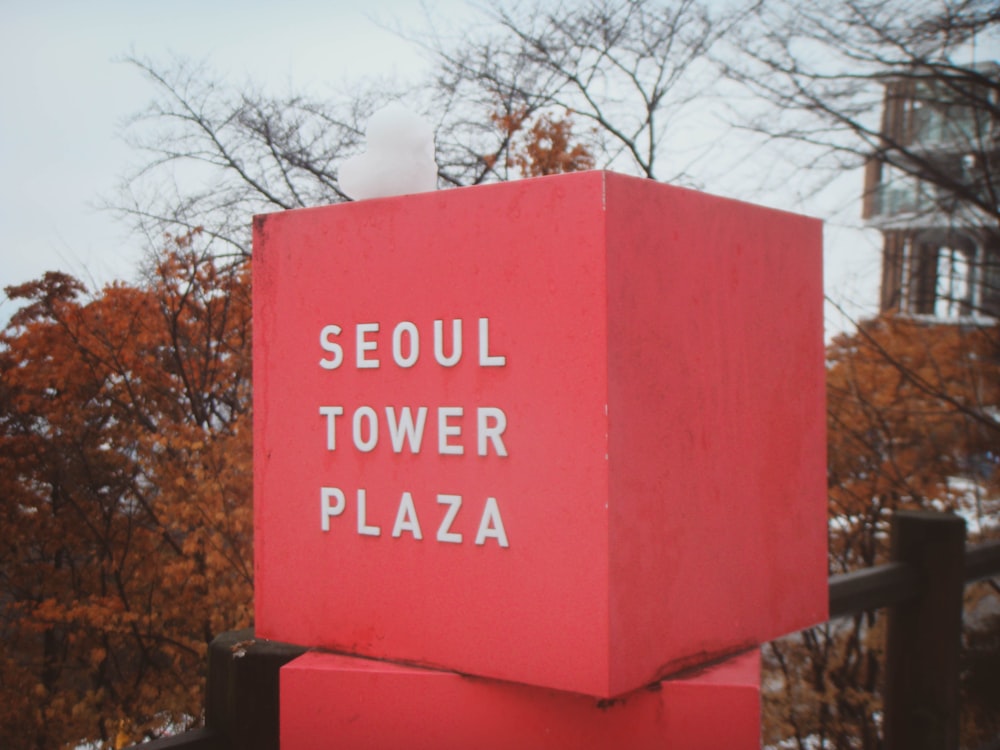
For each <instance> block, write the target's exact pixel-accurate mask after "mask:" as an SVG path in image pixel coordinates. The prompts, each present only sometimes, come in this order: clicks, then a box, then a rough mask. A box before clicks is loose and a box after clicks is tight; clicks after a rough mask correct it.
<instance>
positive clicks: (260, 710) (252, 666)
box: [205, 629, 306, 750]
mask: <svg viewBox="0 0 1000 750" xmlns="http://www.w3.org/2000/svg"><path fill="white" fill-rule="evenodd" d="M305 651H306V649H305V648H302V647H301V646H292V645H289V644H286V643H277V642H275V641H267V640H259V639H256V638H255V637H254V632H253V630H252V629H247V630H234V631H231V632H228V633H222V634H221V635H219V636H218V637H216V638H215V640H213V641H212V643H211V644H210V645H209V647H208V694H207V696H206V700H205V725H206V727H207V729H208V730H210V731H211V732H214V733H216V734H218V735H221V736H222V738H223V739H224V746H225V747H228V748H231V750H278V735H279V728H280V727H279V721H278V672H279V670H280V669H281V667H282V666H284V665H285V664H286V663H288V662H290V661H291V660H292V659H294V658H296V657H297V656H300V655H302V654H303V653H305Z"/></svg>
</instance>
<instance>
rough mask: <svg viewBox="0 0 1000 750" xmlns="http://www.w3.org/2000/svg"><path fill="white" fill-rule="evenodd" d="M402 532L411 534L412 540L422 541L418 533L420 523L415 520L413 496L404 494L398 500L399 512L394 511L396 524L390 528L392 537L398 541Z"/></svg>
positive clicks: (415, 512) (421, 535)
mask: <svg viewBox="0 0 1000 750" xmlns="http://www.w3.org/2000/svg"><path fill="white" fill-rule="evenodd" d="M404 531H409V532H410V533H411V534H413V538H414V539H423V538H424V535H423V534H422V533H421V532H420V521H418V520H417V509H416V508H414V507H413V496H412V495H411V494H410V493H409V492H404V493H403V496H402V497H401V498H399V510H398V511H396V523H395V524H393V526H392V535H393V537H395V538H396V539H398V538H399V537H400V536H401V535H402V533H403V532H404Z"/></svg>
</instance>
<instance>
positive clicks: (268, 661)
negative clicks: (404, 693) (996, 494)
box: [136, 511, 1000, 750]
mask: <svg viewBox="0 0 1000 750" xmlns="http://www.w3.org/2000/svg"><path fill="white" fill-rule="evenodd" d="M890 557H891V561H890V562H888V563H885V564H884V565H877V566H875V567H872V568H867V569H864V570H858V571H854V572H851V573H845V574H843V575H836V576H833V577H831V578H830V619H831V620H832V619H836V618H838V617H848V616H851V615H855V614H857V613H859V612H865V611H868V610H872V609H881V608H883V607H888V608H889V612H888V616H889V621H888V628H887V636H886V639H887V642H886V674H887V680H886V686H885V706H884V731H885V747H886V750H958V747H959V745H958V729H959V657H960V652H961V640H962V596H963V591H964V588H965V585H966V584H968V583H971V582H973V581H977V580H980V579H983V578H989V577H992V576H997V575H1000V541H995V542H987V543H983V544H977V545H972V546H966V545H965V523H964V522H963V521H962V519H961V518H959V517H958V516H954V515H950V514H946V513H931V512H923V511H914V512H909V511H906V512H899V513H896V514H895V515H894V516H893V519H892V542H891V554H890ZM305 650H306V649H304V648H301V647H299V646H290V645H287V644H282V643H275V642H272V641H259V640H255V639H254V636H253V631H252V630H242V631H234V632H230V633H223V634H222V635H220V636H219V637H218V638H216V639H215V640H214V641H213V642H212V644H211V646H210V648H209V659H208V662H209V670H208V671H209V674H208V694H207V698H206V705H205V724H206V727H205V728H204V729H198V730H195V731H192V732H186V733H184V734H181V735H178V736H176V737H170V738H165V739H161V740H156V741H154V742H150V743H147V744H144V745H142V746H141V748H142V750H168V749H169V750H277V748H278V735H279V724H278V672H279V670H280V669H281V666H282V665H284V664H285V663H287V662H289V661H291V660H292V659H294V658H295V657H297V656H299V655H300V654H302V653H303V652H304V651H305ZM136 750H139V749H138V747H137V748H136ZM982 750H1000V741H998V742H996V743H992V744H990V745H989V746H987V747H985V748H982Z"/></svg>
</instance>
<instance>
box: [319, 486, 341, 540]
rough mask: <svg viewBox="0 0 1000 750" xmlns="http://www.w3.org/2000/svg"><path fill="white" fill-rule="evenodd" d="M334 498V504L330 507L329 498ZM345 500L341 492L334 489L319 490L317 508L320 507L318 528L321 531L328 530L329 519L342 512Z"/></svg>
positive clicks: (321, 488) (323, 488)
mask: <svg viewBox="0 0 1000 750" xmlns="http://www.w3.org/2000/svg"><path fill="white" fill-rule="evenodd" d="M331 497H332V498H335V499H336V501H337V502H336V503H335V504H334V505H330V498H331ZM346 502H347V499H346V498H345V497H344V493H343V492H341V491H340V490H339V489H337V488H336V487H320V489H319V507H320V528H322V529H323V531H329V530H330V519H331V518H332V517H333V516H339V515H340V514H341V513H343V512H344V505H345V504H346Z"/></svg>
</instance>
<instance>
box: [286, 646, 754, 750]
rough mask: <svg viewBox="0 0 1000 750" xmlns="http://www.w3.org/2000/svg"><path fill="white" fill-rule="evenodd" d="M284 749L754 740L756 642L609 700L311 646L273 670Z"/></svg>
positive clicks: (579, 749)
mask: <svg viewBox="0 0 1000 750" xmlns="http://www.w3.org/2000/svg"><path fill="white" fill-rule="evenodd" d="M280 679H281V688H280V691H279V693H280V702H281V707H280V712H281V714H280V715H281V730H280V731H281V747H282V748H287V749H288V750H313V748H315V750H326V748H329V747H337V748H341V749H342V750H355V749H357V750H374V749H376V748H393V749H395V748H402V747H405V748H408V749H410V750H417V749H418V748H428V750H441V749H442V748H473V747H474V748H477V749H478V750H491V749H493V748H496V750H509V748H518V750H534V749H536V748H537V750H557V749H558V748H566V749H567V750H570V749H571V750H618V748H629V750H643V748H649V749H650V750H652V749H653V748H656V749H657V750H660V749H661V748H683V749H684V750H720V748H725V750H757V749H758V748H759V747H760V689H759V684H760V657H759V652H758V651H757V650H753V651H751V652H750V653H747V654H745V655H742V656H738V657H735V658H733V659H730V660H729V661H727V662H725V663H723V664H721V665H718V666H716V667H713V668H711V669H708V670H706V671H704V672H702V673H699V674H695V675H690V676H685V677H678V678H676V679H669V680H664V681H663V682H660V683H656V684H655V685H653V686H652V687H650V688H640V689H639V690H636V691H634V692H632V693H629V694H627V695H625V696H622V697H621V698H618V699H615V700H598V699H596V698H591V697H587V696H584V695H579V694H577V693H565V692H560V691H555V690H549V689H546V688H539V687H532V686H527V685H517V684H514V683H509V682H498V681H496V680H488V679H480V678H470V677H464V676H461V675H458V674H456V673H454V672H440V671H435V670H427V669H418V668H414V667H404V666H399V665H394V664H390V663H388V662H379V661H373V660H369V659H359V658H355V657H350V656H339V655H335V654H318V653H308V654H305V655H303V656H301V657H299V658H298V659H296V660H295V661H293V662H291V663H289V664H286V665H285V666H284V667H282V669H281V677H280Z"/></svg>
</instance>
